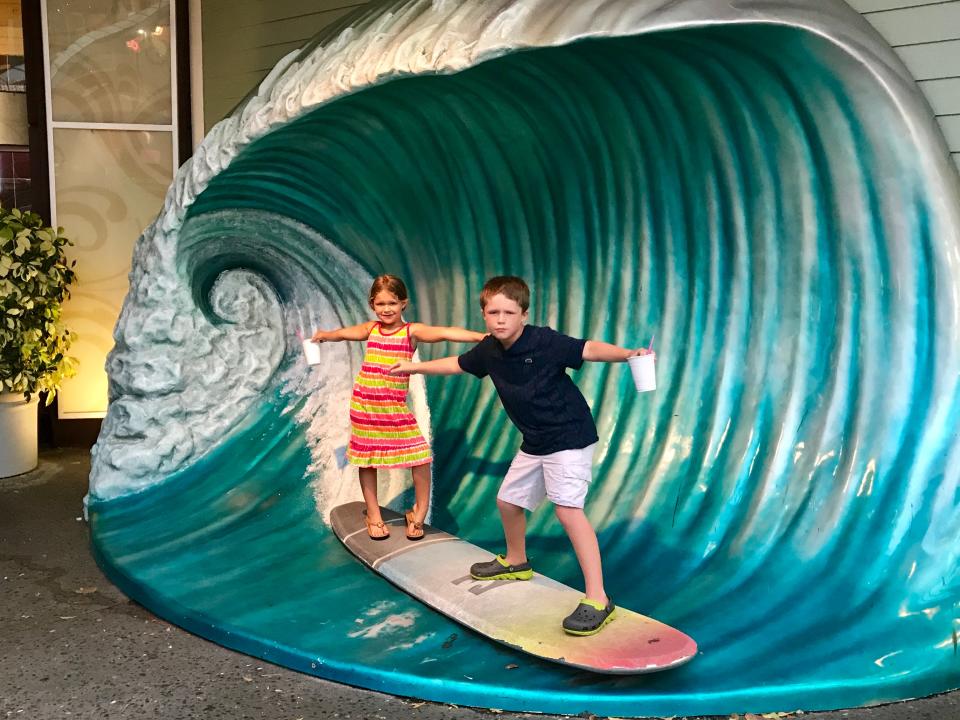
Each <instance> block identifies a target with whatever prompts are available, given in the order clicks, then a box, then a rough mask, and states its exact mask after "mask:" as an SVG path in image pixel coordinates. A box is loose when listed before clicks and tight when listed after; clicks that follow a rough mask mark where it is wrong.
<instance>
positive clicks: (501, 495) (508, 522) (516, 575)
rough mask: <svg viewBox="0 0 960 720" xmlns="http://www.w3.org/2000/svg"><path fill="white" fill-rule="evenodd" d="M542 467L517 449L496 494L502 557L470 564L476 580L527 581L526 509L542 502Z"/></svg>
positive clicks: (528, 564) (531, 508) (532, 508)
mask: <svg viewBox="0 0 960 720" xmlns="http://www.w3.org/2000/svg"><path fill="white" fill-rule="evenodd" d="M544 494H545V490H544V487H543V469H542V466H541V461H540V458H539V457H537V456H535V455H528V454H527V453H525V452H523V451H521V452H519V453H517V455H516V457H515V458H513V462H511V463H510V469H509V470H508V471H507V475H506V477H504V479H503V482H502V483H501V484H500V491H499V492H498V493H497V507H498V508H499V510H500V521H501V523H502V524H503V536H504V538H505V539H506V541H507V554H506V556H502V555H498V556H497V557H496V558H494V559H493V560H491V561H489V562H482V563H474V564H473V565H472V566H471V567H470V574H471V575H472V576H473V577H474V578H475V579H477V580H529V579H530V578H532V577H533V569H532V568H531V567H530V563H528V562H527V537H526V534H527V517H526V514H525V512H526V510H534V509H535V508H536V507H537V506H538V505H539V504H540V503H541V502H543V498H544Z"/></svg>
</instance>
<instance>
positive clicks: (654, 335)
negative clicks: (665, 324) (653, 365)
mask: <svg viewBox="0 0 960 720" xmlns="http://www.w3.org/2000/svg"><path fill="white" fill-rule="evenodd" d="M656 336H657V334H656V333H654V334H653V335H651V336H650V345H649V347H647V352H651V351H652V350H653V339H654V338H655V337H656Z"/></svg>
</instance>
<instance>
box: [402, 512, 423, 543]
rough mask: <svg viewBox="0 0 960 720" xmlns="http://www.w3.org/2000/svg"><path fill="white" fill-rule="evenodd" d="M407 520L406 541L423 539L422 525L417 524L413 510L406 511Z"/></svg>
mask: <svg viewBox="0 0 960 720" xmlns="http://www.w3.org/2000/svg"><path fill="white" fill-rule="evenodd" d="M405 517H406V520H407V540H419V539H420V538H422V537H423V523H422V522H418V521H417V519H416V518H415V517H414V515H413V510H407V514H406V515H405Z"/></svg>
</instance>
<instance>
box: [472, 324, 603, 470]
mask: <svg viewBox="0 0 960 720" xmlns="http://www.w3.org/2000/svg"><path fill="white" fill-rule="evenodd" d="M586 342H587V341H586V340H577V339H576V338H572V337H569V336H567V335H562V334H560V333H558V332H557V331H556V330H553V329H551V328H548V327H537V326H535V325H526V326H524V328H523V332H522V333H521V334H520V337H519V338H517V340H516V342H515V343H514V344H513V345H511V346H510V348H509V349H507V350H504V349H503V345H501V344H500V341H499V340H497V339H496V338H495V337H493V336H492V335H488V336H487V337H485V338H484V339H483V340H481V341H480V342H479V343H477V345H476V346H475V347H474V348H473V349H472V350H470V351H469V352H466V353H464V354H463V355H461V356H460V357H459V358H457V360H458V362H459V363H460V369H461V370H463V371H464V372H468V373H470V374H471V375H476V376H477V377H478V378H482V377H486V376H487V375H489V376H490V379H491V380H493V384H494V386H495V387H496V388H497V394H498V395H499V396H500V402H502V403H503V409H504V410H506V411H507V415H508V416H509V417H510V419H511V420H512V421H513V424H514V425H516V426H517V429H518V430H520V432H521V433H522V434H523V444H522V445H521V446H520V449H521V450H522V451H523V452H525V453H529V454H531V455H549V454H550V453H555V452H560V451H561V450H575V449H578V448H585V447H587V446H588V445H592V444H593V443H595V442H597V426H596V424H595V423H594V422H593V415H591V413H590V406H589V405H587V401H586V400H585V399H584V398H583V394H582V393H581V392H580V389H579V388H578V387H577V386H576V384H574V382H573V380H572V379H571V378H570V376H569V375H567V368H573V369H574V370H576V369H578V368H579V367H581V366H582V365H583V346H584V345H586Z"/></svg>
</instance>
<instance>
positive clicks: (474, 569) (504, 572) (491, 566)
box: [470, 555, 533, 580]
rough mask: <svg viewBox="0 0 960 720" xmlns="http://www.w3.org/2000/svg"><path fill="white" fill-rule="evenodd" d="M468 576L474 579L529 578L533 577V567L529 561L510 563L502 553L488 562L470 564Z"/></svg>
mask: <svg viewBox="0 0 960 720" xmlns="http://www.w3.org/2000/svg"><path fill="white" fill-rule="evenodd" d="M470 576H471V577H472V578H473V579H474V580H529V579H530V578H532V577H533V568H531V567H530V563H529V562H525V563H520V564H519V565H510V564H509V563H507V561H506V560H505V559H504V557H503V555H497V557H495V558H494V559H493V560H490V561H488V562H481V563H474V564H473V565H471V566H470Z"/></svg>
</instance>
